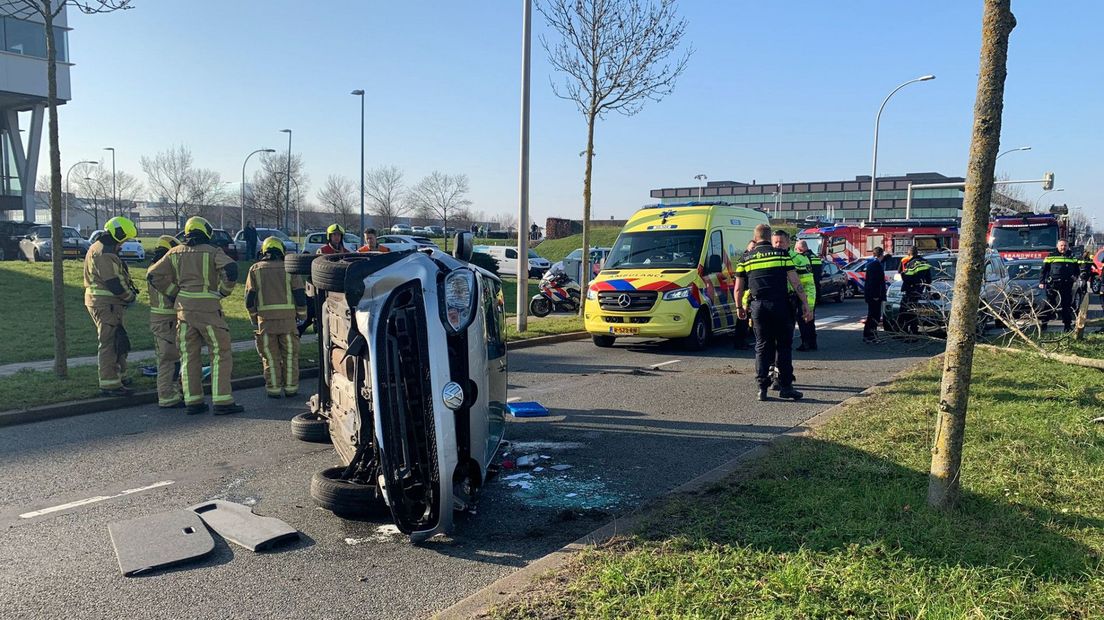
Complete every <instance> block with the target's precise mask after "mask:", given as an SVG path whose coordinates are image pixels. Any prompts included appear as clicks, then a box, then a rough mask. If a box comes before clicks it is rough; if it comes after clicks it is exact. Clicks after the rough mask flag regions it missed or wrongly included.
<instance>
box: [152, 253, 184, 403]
mask: <svg viewBox="0 0 1104 620" xmlns="http://www.w3.org/2000/svg"><path fill="white" fill-rule="evenodd" d="M178 245H180V242H179V241H177V240H176V238H175V237H172V236H169V235H161V236H160V237H158V238H157V247H156V249H154V251H153V255H152V256H151V257H150V265H156V264H157V263H158V262H159V261H160V260H161V259H162V258H164V257H165V255H166V254H168V253H169V250H171V249H173V248H175V247H176V246H178ZM169 292H170V293H173V292H175V290H174V289H170V290H169ZM149 299H150V333H152V334H153V347H154V349H155V351H156V353H157V406H158V407H161V408H162V409H182V408H183V407H184V396H183V395H182V394H181V393H180V347H178V346H177V342H176V308H175V306H176V297H175V296H173V295H165V294H163V293H161V291H158V290H157V289H156V288H154V287H152V286H151V287H149Z"/></svg>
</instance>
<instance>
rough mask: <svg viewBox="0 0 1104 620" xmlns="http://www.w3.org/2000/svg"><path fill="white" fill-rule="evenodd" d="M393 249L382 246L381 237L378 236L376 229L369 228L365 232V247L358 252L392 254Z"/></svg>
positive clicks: (361, 247)
mask: <svg viewBox="0 0 1104 620" xmlns="http://www.w3.org/2000/svg"><path fill="white" fill-rule="evenodd" d="M390 251H391V248H389V247H387V246H385V245H380V242H379V237H378V236H377V235H376V229H375V228H367V229H365V230H364V245H362V246H360V248H359V249H357V252H381V253H382V252H390Z"/></svg>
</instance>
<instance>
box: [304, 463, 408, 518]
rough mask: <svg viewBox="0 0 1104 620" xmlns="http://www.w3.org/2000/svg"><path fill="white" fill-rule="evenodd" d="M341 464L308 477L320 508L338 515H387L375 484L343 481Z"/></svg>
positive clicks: (311, 492) (313, 495)
mask: <svg viewBox="0 0 1104 620" xmlns="http://www.w3.org/2000/svg"><path fill="white" fill-rule="evenodd" d="M344 472H345V468H344V467H331V468H329V469H324V470H322V471H320V472H318V473H316V474H315V475H314V476H313V477H311V483H310V495H311V499H313V500H314V503H315V504H317V505H318V506H319V507H321V508H324V509H326V510H329V511H330V512H332V513H334V514H335V515H338V516H341V517H372V516H381V515H385V514H390V511H389V510H388V509H387V504H385V503H384V501H383V496H382V494H381V493H380V492H379V489H378V488H377V487H376V485H375V484H363V483H360V482H353V481H351V480H343V479H342V478H341V474H343V473H344Z"/></svg>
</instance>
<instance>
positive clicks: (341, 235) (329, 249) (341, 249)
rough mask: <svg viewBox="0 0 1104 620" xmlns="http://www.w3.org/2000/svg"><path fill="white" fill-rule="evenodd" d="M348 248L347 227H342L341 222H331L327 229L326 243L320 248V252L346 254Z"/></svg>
mask: <svg viewBox="0 0 1104 620" xmlns="http://www.w3.org/2000/svg"><path fill="white" fill-rule="evenodd" d="M347 251H348V250H346V249H345V229H344V228H342V227H341V224H330V226H329V228H327V229H326V245H323V246H322V247H320V248H318V253H319V254H344V253H345V252H347Z"/></svg>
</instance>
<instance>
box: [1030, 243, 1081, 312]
mask: <svg viewBox="0 0 1104 620" xmlns="http://www.w3.org/2000/svg"><path fill="white" fill-rule="evenodd" d="M1080 272H1081V267H1080V265H1079V264H1078V260H1077V259H1076V258H1075V257H1074V256H1073V252H1071V251H1070V249H1069V243H1067V242H1066V240H1065V239H1062V240H1060V241H1058V249H1057V251H1055V252H1052V253H1051V254H1050V256H1047V257H1046V258H1044V259H1043V271H1042V273H1041V274H1040V276H1039V288H1041V289H1044V290H1046V293H1047V301H1048V302H1050V304H1051V305H1052V306H1058V307H1059V308H1060V309H1061V312H1062V326H1063V331H1067V332H1069V331H1072V330H1073V283H1074V281H1075V280H1077V279H1078V277H1079V274H1080ZM1048 320H1049V317H1045V320H1044V321H1043V328H1044V329H1045V328H1046V324H1047V322H1048Z"/></svg>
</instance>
